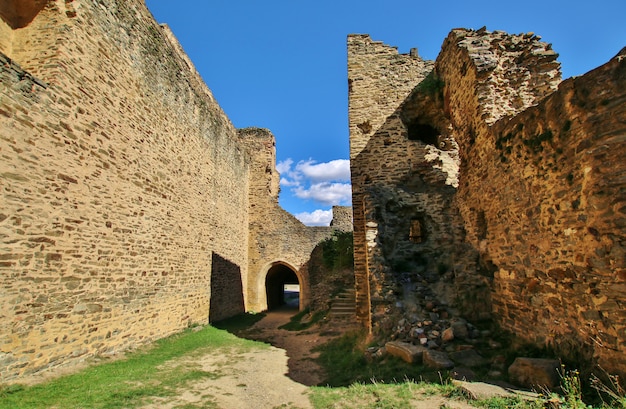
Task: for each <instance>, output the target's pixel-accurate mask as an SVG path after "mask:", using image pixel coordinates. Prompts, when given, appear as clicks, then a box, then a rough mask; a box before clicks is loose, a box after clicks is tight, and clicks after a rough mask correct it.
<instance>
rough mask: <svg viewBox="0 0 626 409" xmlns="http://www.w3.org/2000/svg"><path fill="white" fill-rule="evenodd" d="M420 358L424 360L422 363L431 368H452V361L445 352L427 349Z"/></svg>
mask: <svg viewBox="0 0 626 409" xmlns="http://www.w3.org/2000/svg"><path fill="white" fill-rule="evenodd" d="M422 359H423V360H424V365H426V366H428V367H430V368H433V369H452V368H454V362H452V361H451V360H450V358H449V357H448V354H446V353H445V352H441V351H433V350H432V349H427V350H426V351H424V354H423V357H422Z"/></svg>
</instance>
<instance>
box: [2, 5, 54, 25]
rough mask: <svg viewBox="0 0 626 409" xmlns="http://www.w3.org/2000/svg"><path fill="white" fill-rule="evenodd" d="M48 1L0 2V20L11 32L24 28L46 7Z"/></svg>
mask: <svg viewBox="0 0 626 409" xmlns="http://www.w3.org/2000/svg"><path fill="white" fill-rule="evenodd" d="M46 4H48V0H8V1H2V2H0V18H2V20H3V21H4V22H5V23H7V24H8V25H9V27H11V28H12V29H13V30H16V29H18V28H24V27H26V26H27V25H29V24H30V23H31V21H33V20H34V19H35V17H37V14H39V12H40V11H41V10H43V9H44V7H46Z"/></svg>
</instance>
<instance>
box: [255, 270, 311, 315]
mask: <svg viewBox="0 0 626 409" xmlns="http://www.w3.org/2000/svg"><path fill="white" fill-rule="evenodd" d="M262 276H265V280H264V283H263V285H264V286H265V296H266V303H267V309H268V310H271V309H274V308H278V307H281V306H283V305H286V304H291V305H296V302H297V306H298V308H299V309H304V308H306V306H307V305H308V297H307V294H308V291H307V290H308V285H307V283H306V282H305V279H304V277H302V275H301V274H299V272H298V271H297V270H296V269H295V268H294V267H293V266H291V265H290V264H289V263H286V262H283V261H276V262H274V263H271V265H270V267H269V268H268V269H267V272H266V273H265V274H263V275H262ZM260 292H262V291H260ZM295 292H297V293H298V294H297V300H294V297H293V295H294V294H293V293H295ZM294 301H296V302H294Z"/></svg>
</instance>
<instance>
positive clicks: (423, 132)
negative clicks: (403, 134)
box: [407, 120, 441, 146]
mask: <svg viewBox="0 0 626 409" xmlns="http://www.w3.org/2000/svg"><path fill="white" fill-rule="evenodd" d="M407 131H408V137H409V140H411V141H421V142H424V143H425V144H427V145H434V146H437V145H438V143H437V142H438V139H439V135H440V134H441V132H439V131H438V130H437V128H435V127H433V126H431V125H428V124H424V123H421V122H419V121H418V120H413V121H411V122H409V124H408V126H407Z"/></svg>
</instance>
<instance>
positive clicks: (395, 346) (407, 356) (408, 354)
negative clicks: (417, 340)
mask: <svg viewBox="0 0 626 409" xmlns="http://www.w3.org/2000/svg"><path fill="white" fill-rule="evenodd" d="M385 349H386V350H387V353H388V354H389V355H393V356H397V357H398V358H400V359H402V360H403V361H405V362H408V363H410V364H413V363H421V362H422V355H423V354H424V351H427V350H428V349H427V348H425V347H423V346H420V345H413V344H409V343H408V342H400V341H391V342H387V343H386V344H385Z"/></svg>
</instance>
